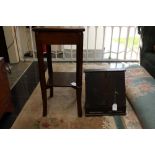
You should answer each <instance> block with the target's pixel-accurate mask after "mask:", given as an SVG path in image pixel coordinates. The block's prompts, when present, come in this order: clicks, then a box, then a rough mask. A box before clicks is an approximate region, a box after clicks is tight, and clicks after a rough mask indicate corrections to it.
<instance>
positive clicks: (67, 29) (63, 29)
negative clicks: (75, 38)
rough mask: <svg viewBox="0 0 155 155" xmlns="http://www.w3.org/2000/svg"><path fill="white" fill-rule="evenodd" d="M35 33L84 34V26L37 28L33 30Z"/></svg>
mask: <svg viewBox="0 0 155 155" xmlns="http://www.w3.org/2000/svg"><path fill="white" fill-rule="evenodd" d="M33 31H35V32H43V31H46V32H83V31H85V28H84V27H82V26H37V27H34V28H33Z"/></svg>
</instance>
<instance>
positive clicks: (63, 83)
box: [47, 72, 76, 88]
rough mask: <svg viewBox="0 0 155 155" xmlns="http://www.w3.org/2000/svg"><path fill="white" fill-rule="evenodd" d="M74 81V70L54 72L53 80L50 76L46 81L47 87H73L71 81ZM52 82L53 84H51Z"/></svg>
mask: <svg viewBox="0 0 155 155" xmlns="http://www.w3.org/2000/svg"><path fill="white" fill-rule="evenodd" d="M72 82H75V83H76V73H75V72H54V73H53V82H52V78H49V79H48V81H47V88H50V87H52V86H53V87H75V88H76V86H73V85H72V84H71V83H72ZM52 83H53V84H52Z"/></svg>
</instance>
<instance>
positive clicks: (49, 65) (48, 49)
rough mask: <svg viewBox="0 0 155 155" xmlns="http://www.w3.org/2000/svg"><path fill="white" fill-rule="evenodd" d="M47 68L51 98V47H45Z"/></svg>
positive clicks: (51, 95)
mask: <svg viewBox="0 0 155 155" xmlns="http://www.w3.org/2000/svg"><path fill="white" fill-rule="evenodd" d="M47 67H48V76H49V79H50V83H51V84H52V86H51V87H50V97H53V67H52V54H51V45H47Z"/></svg>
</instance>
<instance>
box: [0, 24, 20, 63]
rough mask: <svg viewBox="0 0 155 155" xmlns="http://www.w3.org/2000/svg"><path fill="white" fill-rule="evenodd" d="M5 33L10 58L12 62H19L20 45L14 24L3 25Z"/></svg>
mask: <svg viewBox="0 0 155 155" xmlns="http://www.w3.org/2000/svg"><path fill="white" fill-rule="evenodd" d="M3 29H4V35H5V40H6V45H7V48H8V55H9V59H10V63H18V62H19V53H18V52H19V51H18V46H17V43H16V39H15V31H14V27H12V26H3Z"/></svg>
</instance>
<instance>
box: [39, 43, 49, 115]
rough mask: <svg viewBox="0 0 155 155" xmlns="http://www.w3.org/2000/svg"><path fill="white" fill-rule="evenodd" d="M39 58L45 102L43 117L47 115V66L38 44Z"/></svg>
mask: <svg viewBox="0 0 155 155" xmlns="http://www.w3.org/2000/svg"><path fill="white" fill-rule="evenodd" d="M37 50H38V51H39V52H37V57H38V67H39V78H40V86H41V93H42V100H43V116H46V115H47V93H46V79H45V64H44V59H43V52H42V46H41V44H39V43H38V45H37Z"/></svg>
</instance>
